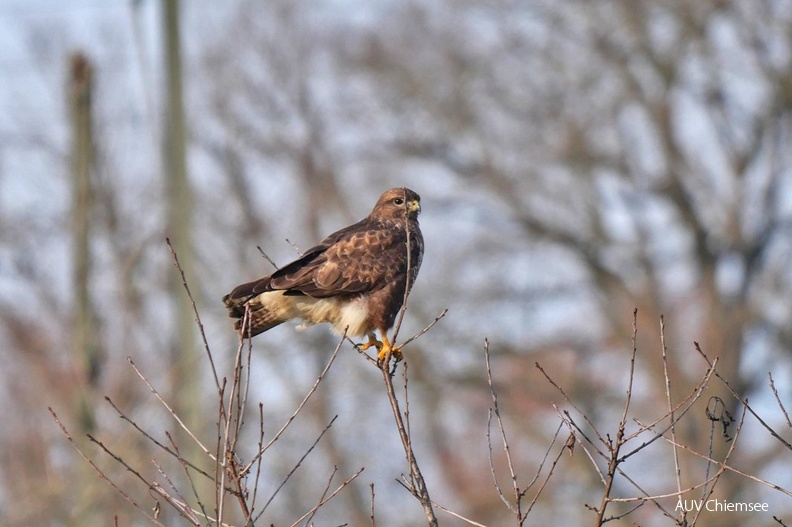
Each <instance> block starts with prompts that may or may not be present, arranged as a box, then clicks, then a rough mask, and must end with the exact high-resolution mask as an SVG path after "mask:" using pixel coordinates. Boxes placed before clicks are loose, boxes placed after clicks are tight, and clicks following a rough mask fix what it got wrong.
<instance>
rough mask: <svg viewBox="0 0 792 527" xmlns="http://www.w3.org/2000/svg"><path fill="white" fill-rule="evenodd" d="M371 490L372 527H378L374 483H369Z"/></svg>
mask: <svg viewBox="0 0 792 527" xmlns="http://www.w3.org/2000/svg"><path fill="white" fill-rule="evenodd" d="M369 487H370V488H371V514H370V518H371V527H377V520H375V519H374V483H369Z"/></svg>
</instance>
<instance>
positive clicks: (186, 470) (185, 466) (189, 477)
mask: <svg viewBox="0 0 792 527" xmlns="http://www.w3.org/2000/svg"><path fill="white" fill-rule="evenodd" d="M165 434H166V435H167V436H168V440H169V441H170V442H171V445H172V446H173V449H174V450H175V451H176V453H177V454H178V455H177V456H176V459H178V460H179V461H180V462H181V465H182V468H183V469H184V474H185V476H187V481H188V482H189V483H190V488H191V489H192V492H193V496H195V501H196V502H197V503H198V507H200V509H201V512H202V513H203V516H204V518H206V517H208V514H207V512H206V508H205V507H204V504H203V502H202V501H201V497H200V496H199V495H198V488H197V487H196V486H195V481H194V480H193V478H192V475H191V474H190V466H189V465H188V463H187V460H186V459H184V458H183V457H182V456H181V452H179V446H178V445H177V444H176V441H174V440H173V437H172V436H171V435H170V433H169V432H165ZM215 484H216V482H215Z"/></svg>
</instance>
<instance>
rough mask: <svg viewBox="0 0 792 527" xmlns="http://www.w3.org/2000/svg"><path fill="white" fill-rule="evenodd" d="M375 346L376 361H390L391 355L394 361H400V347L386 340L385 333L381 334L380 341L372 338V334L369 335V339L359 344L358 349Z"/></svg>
mask: <svg viewBox="0 0 792 527" xmlns="http://www.w3.org/2000/svg"><path fill="white" fill-rule="evenodd" d="M372 346H373V347H375V348H377V351H378V353H377V362H378V363H380V364H382V363H385V362H390V358H391V357H393V358H394V359H395V360H396V362H400V361H401V360H402V358H403V357H402V352H401V348H399V347H398V346H393V345H391V343H390V342H389V341H388V336H387V335H385V333H383V334H382V342H380V341H379V340H377V339H376V338H374V335H373V334H371V335H369V340H368V342H366V343H365V344H361V345H360V349H361V350H363V351H365V350H367V349H369V348H371V347H372Z"/></svg>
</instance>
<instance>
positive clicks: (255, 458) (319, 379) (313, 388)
mask: <svg viewBox="0 0 792 527" xmlns="http://www.w3.org/2000/svg"><path fill="white" fill-rule="evenodd" d="M345 339H346V331H344V335H343V336H342V337H341V340H340V341H339V342H338V344H337V345H336V347H335V350H333V354H332V355H331V356H330V360H328V361H327V364H326V365H325V367H324V369H323V370H322V372H321V373H320V374H319V377H317V378H316V382H314V384H313V386H311V389H310V390H308V393H307V394H306V395H305V397H304V398H303V400H302V402H301V403H300V404H299V405H298V406H297V409H296V410H294V412H293V413H292V414H291V415H290V416H289V418H288V419H287V420H286V422H285V423H284V424H283V426H281V428H280V430H278V431H277V432H276V433H275V435H274V436H273V437H272V439H270V440H269V442H268V443H267V444H266V445H264V446H263V447H262V448H259V451H258V452H257V453H256V455H255V456H253V459H251V460H250V461H249V462H248V464H247V465H245V468H244V469H243V470H242V472H241V475H243V476H244V475H246V474H247V473H248V472H250V468H251V467H252V466H253V464H254V463H255V462H256V461H258V459H259V458H260V457H261V456H262V455H263V454H264V452H266V451H267V449H269V447H271V446H272V445H273V444H274V443H275V441H277V440H278V439H280V436H281V435H282V434H283V432H284V431H285V430H286V428H288V427H289V425H290V424H291V423H292V421H294V419H295V418H296V417H297V414H299V413H300V411H301V410H302V409H303V407H304V406H305V404H306V403H307V402H308V400H309V399H310V398H311V396H312V395H313V394H314V392H316V389H317V388H318V387H319V384H320V383H321V382H322V379H324V378H325V375H327V372H328V371H329V370H330V366H332V365H333V361H335V358H336V356H337V355H338V350H339V349H340V348H341V344H343V343H344V340H345Z"/></svg>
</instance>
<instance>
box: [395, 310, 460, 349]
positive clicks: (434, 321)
mask: <svg viewBox="0 0 792 527" xmlns="http://www.w3.org/2000/svg"><path fill="white" fill-rule="evenodd" d="M446 313H448V308H445V309H443V311H442V312H441V313H440V314H439V315H437V316H436V317H435V319H434V320H432V321H431V322H430V323H429V325H428V326H426V327H424V328H423V329H422V330H421V331H419V332H418V333H416V334H415V335H413V336H412V337H410V338H408V339H407V340H405V341H404V342H402V343H401V344H399V347H400V348H403V347H404V346H406V345H407V344H409V343H410V342H412V341H414V340H415V339H417V338H418V337H420V336H421V335H423V334H424V333H426V332H427V331H429V330H430V329H432V327H433V326H434V325H435V324H437V323H438V322H440V319H441V318H443V317H444V316H446Z"/></svg>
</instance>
